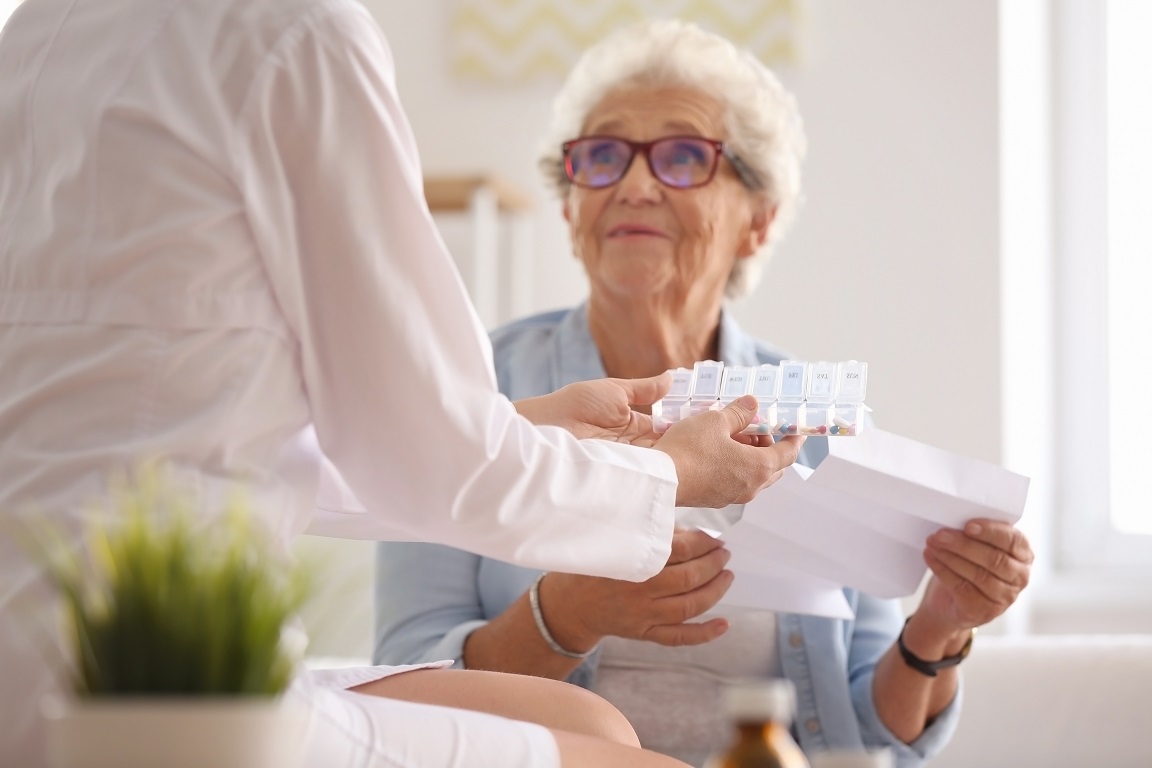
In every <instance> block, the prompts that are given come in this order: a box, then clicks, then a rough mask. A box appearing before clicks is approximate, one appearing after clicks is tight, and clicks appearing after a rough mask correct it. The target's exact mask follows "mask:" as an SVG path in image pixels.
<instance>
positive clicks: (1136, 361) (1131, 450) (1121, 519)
mask: <svg viewBox="0 0 1152 768" xmlns="http://www.w3.org/2000/svg"><path fill="white" fill-rule="evenodd" d="M1106 13H1107V27H1106V29H1107V32H1106V34H1107V65H1106V67H1107V69H1106V72H1107V98H1108V109H1107V137H1108V146H1107V153H1108V171H1107V173H1108V253H1107V258H1106V263H1107V270H1108V377H1107V378H1108V382H1109V393H1108V395H1109V403H1110V406H1111V407H1110V411H1111V413H1110V418H1109V422H1110V423H1109V435H1110V438H1109V442H1110V445H1109V446H1108V447H1109V453H1110V455H1111V469H1110V474H1111V477H1110V486H1111V487H1110V491H1111V494H1110V495H1111V518H1112V524H1113V525H1114V526H1115V527H1116V528H1117V529H1118V530H1120V531H1123V532H1125V533H1141V534H1152V494H1150V489H1152V486H1150V483H1149V473H1150V472H1152V432H1150V431H1149V430H1147V429H1145V425H1146V424H1150V423H1152V392H1150V391H1149V386H1150V385H1152V88H1149V86H1148V75H1149V73H1150V72H1152V45H1150V44H1149V41H1150V40H1152V2H1147V0H1110V2H1109V3H1108V6H1107V11H1106ZM1101 261H1102V264H1101V267H1102V268H1103V267H1104V264H1103V262H1104V261H1105V260H1104V259H1101ZM1069 426H1073V425H1071V424H1070V425H1069ZM1075 426H1076V427H1080V426H1083V425H1075ZM1089 431H1091V430H1090V429H1089Z"/></svg>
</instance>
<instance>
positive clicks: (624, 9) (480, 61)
mask: <svg viewBox="0 0 1152 768" xmlns="http://www.w3.org/2000/svg"><path fill="white" fill-rule="evenodd" d="M801 2H802V0H762V2H756V3H755V4H754V5H753V6H752V7H754V8H755V10H754V11H753V13H752V14H751V15H741V14H737V13H735V12H734V11H735V9H736V8H737V7H742V8H747V7H749V5H751V3H750V2H749V0H687V1H686V2H682V3H677V2H668V0H617V1H616V2H608V3H605V2H604V0H457V3H456V7H455V11H454V13H453V17H452V21H451V30H452V35H453V39H454V40H455V51H454V55H453V62H452V66H453V69H454V71H455V72H456V74H457V75H459V76H462V77H465V78H467V79H471V80H486V81H510V80H511V81H515V80H528V79H531V78H533V77H535V76H538V75H541V74H561V75H562V74H564V73H566V72H567V71H568V70H569V69H570V68H571V67H572V65H573V64H574V63H575V59H574V56H575V55H578V53H579V52H580V51H582V50H584V49H585V48H587V47H588V46H590V45H592V44H593V43H595V42H596V41H598V40H600V39H601V38H602V37H604V36H605V35H606V34H608V33H609V32H610V31H611V30H613V29H615V28H617V27H619V26H622V25H625V24H629V23H632V22H635V21H638V20H640V19H643V18H650V17H653V16H658V15H666V14H667V12H668V11H669V10H674V9H675V10H677V11H678V12H676V13H675V15H676V16H678V17H680V18H683V19H686V20H688V21H693V22H696V23H699V24H700V25H701V26H703V27H705V28H708V29H711V30H713V31H715V32H717V33H718V34H721V35H724V36H725V37H727V38H729V39H730V40H732V41H733V42H734V43H736V44H737V45H741V46H744V47H749V48H751V49H752V52H753V53H755V54H756V55H757V56H759V57H760V58H761V59H762V60H764V61H766V62H769V63H780V62H789V61H795V60H796V59H797V51H796V45H795V40H794V32H795V27H796V26H797V23H798V21H799V17H800V8H799V5H800V3H801ZM518 12H519V13H518ZM521 14H523V15H522V18H520V19H519V20H517V21H516V22H515V23H513V24H512V25H511V26H509V25H508V24H507V23H503V24H501V23H500V22H498V21H497V19H500V18H501V17H506V16H509V15H521ZM777 22H783V23H781V24H780V25H779V26H780V29H778V30H776V31H775V32H774V34H773V35H772V37H770V38H769V39H768V40H767V41H760V42H759V43H758V44H757V43H756V42H755V41H756V39H757V37H758V36H762V35H763V34H764V32H765V31H766V30H769V29H771V28H772V27H773V26H774V25H776V23H777ZM556 38H560V39H562V40H564V41H567V42H570V43H571V49H570V50H569V51H563V50H560V51H557V50H541V51H535V52H533V51H532V48H533V47H534V44H535V45H537V46H543V45H547V44H548V43H549V41H552V42H554V41H555V39H556ZM477 40H479V41H481V44H480V45H477V44H476V41H477ZM465 41H467V42H465ZM477 47H480V48H482V50H475V49H476V48H477ZM484 49H488V50H484ZM493 57H499V60H498V61H493V60H492V59H493ZM519 58H522V59H523V60H521V61H517V59H519Z"/></svg>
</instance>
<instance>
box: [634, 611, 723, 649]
mask: <svg viewBox="0 0 1152 768" xmlns="http://www.w3.org/2000/svg"><path fill="white" fill-rule="evenodd" d="M727 631H728V620H727V619H722V618H715V619H709V620H708V621H704V622H699V623H682V624H664V625H660V626H655V627H651V628H649V630H648V632H647V633H646V634H645V636H644V639H645V640H650V641H652V642H653V643H659V644H660V645H671V646H680V645H702V644H703V643H707V642H711V641H712V640H715V639H716V638H718V637H720V635H722V634H724V633H725V632H727Z"/></svg>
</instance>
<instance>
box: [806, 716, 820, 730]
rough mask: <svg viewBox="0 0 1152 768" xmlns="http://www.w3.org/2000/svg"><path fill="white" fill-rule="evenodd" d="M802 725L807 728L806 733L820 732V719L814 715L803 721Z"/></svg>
mask: <svg viewBox="0 0 1152 768" xmlns="http://www.w3.org/2000/svg"><path fill="white" fill-rule="evenodd" d="M804 727H805V728H806V729H807V730H808V733H811V734H817V733H820V721H819V720H817V719H816V718H814V717H813V718H812V719H810V720H809V721H808V722H806V723H804Z"/></svg>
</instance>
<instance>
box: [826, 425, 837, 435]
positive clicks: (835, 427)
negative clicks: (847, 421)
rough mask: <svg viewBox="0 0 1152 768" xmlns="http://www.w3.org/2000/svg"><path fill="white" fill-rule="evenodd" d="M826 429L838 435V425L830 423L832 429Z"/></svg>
mask: <svg viewBox="0 0 1152 768" xmlns="http://www.w3.org/2000/svg"><path fill="white" fill-rule="evenodd" d="M828 431H829V432H831V433H832V434H834V435H838V434H840V427H838V426H836V425H835V424H833V425H832V429H830V430H828Z"/></svg>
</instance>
